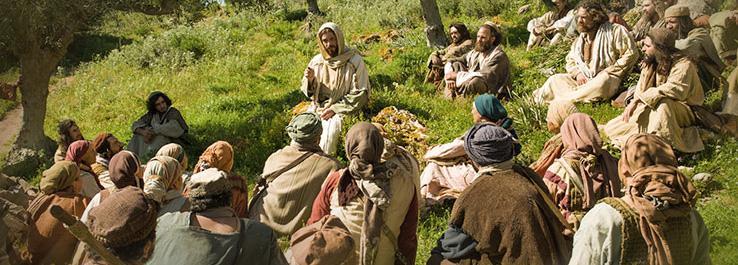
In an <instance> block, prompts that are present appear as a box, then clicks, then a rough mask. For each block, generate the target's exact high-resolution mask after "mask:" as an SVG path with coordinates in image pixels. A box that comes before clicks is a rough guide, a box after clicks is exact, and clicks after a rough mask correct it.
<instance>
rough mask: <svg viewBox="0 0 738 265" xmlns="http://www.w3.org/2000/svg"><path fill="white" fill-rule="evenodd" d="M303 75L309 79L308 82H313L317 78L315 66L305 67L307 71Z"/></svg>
mask: <svg viewBox="0 0 738 265" xmlns="http://www.w3.org/2000/svg"><path fill="white" fill-rule="evenodd" d="M303 75H304V76H305V78H306V79H307V80H308V82H313V80H315V71H313V68H310V67H308V68H305V73H304V74H303Z"/></svg>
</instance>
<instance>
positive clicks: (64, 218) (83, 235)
mask: <svg viewBox="0 0 738 265" xmlns="http://www.w3.org/2000/svg"><path fill="white" fill-rule="evenodd" d="M50 212H51V215H52V216H54V218H56V219H59V221H61V222H62V223H64V224H65V225H66V228H67V230H69V232H70V233H72V235H74V237H76V238H77V239H79V241H82V242H84V243H85V244H87V245H88V246H90V248H91V249H92V251H95V253H97V254H98V255H100V257H102V259H103V260H105V262H107V263H108V264H110V265H125V263H123V261H121V260H120V259H119V258H118V257H116V256H115V255H113V253H110V251H109V250H108V249H107V248H105V247H104V246H103V245H102V243H100V241H97V240H96V239H95V238H94V237H93V236H92V234H91V233H90V230H89V229H87V226H86V225H85V224H84V223H82V222H80V221H79V220H77V218H75V217H74V216H71V215H70V214H69V213H67V212H66V211H64V209H62V208H61V207H59V206H58V205H53V206H51V210H50Z"/></svg>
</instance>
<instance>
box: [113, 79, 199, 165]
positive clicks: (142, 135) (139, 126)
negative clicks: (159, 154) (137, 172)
mask: <svg viewBox="0 0 738 265" xmlns="http://www.w3.org/2000/svg"><path fill="white" fill-rule="evenodd" d="M146 109H147V112H146V114H144V115H143V116H141V118H139V119H138V120H137V121H135V122H133V125H131V131H133V137H132V138H131V141H130V142H129V143H128V147H127V148H126V149H128V150H131V151H132V152H134V153H136V154H137V155H138V156H139V157H142V158H148V157H151V155H153V154H154V153H155V152H156V151H157V150H159V148H161V147H162V146H164V145H165V144H168V143H171V142H177V141H184V140H183V138H184V137H185V135H186V134H187V131H188V130H189V126H187V122H185V120H184V117H182V113H180V112H179V110H178V109H177V108H175V107H172V100H171V99H169V96H167V94H164V93H163V92H161V91H154V92H152V93H151V94H149V97H148V99H147V100H146Z"/></svg>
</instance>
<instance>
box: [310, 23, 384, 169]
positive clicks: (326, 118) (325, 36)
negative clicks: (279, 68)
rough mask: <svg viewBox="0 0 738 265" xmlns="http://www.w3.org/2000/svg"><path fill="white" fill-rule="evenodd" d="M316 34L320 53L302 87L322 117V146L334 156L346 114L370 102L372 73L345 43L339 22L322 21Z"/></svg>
mask: <svg viewBox="0 0 738 265" xmlns="http://www.w3.org/2000/svg"><path fill="white" fill-rule="evenodd" d="M317 36H318V46H319V47H320V54H318V55H316V56H315V57H313V59H312V60H310V63H308V67H307V68H306V69H305V73H304V76H303V78H302V86H301V87H300V90H302V93H304V94H305V95H306V96H308V97H310V98H312V100H313V105H312V106H311V109H310V110H311V111H314V112H315V113H318V115H320V119H321V120H323V121H322V123H323V134H322V135H321V136H320V148H322V149H323V151H324V152H325V153H326V154H329V155H335V153H336V149H337V147H338V139H339V137H340V134H341V124H342V120H343V117H344V116H345V115H348V114H351V113H356V112H358V111H360V110H361V109H363V108H364V107H366V105H367V103H368V102H369V93H370V87H369V73H368V72H367V69H366V65H365V64H364V59H362V58H361V55H360V54H359V52H358V51H356V50H354V49H351V48H349V47H348V46H346V42H345V40H344V36H343V31H341V28H339V27H338V25H336V24H335V23H332V22H328V23H325V24H323V25H322V26H320V29H319V30H318V34H317Z"/></svg>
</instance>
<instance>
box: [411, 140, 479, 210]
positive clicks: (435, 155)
mask: <svg viewBox="0 0 738 265" xmlns="http://www.w3.org/2000/svg"><path fill="white" fill-rule="evenodd" d="M423 158H424V159H425V160H426V161H428V164H427V165H426V166H425V169H423V173H422V174H421V175H420V195H421V197H422V198H423V199H424V200H423V201H424V202H425V204H427V205H432V204H436V203H438V202H439V201H441V200H444V199H456V198H458V197H459V195H461V192H462V191H464V189H466V187H468V186H469V185H470V184H471V183H472V182H474V180H475V179H476V178H477V170H476V169H475V168H474V166H472V164H471V163H470V161H469V159H468V158H467V157H466V153H465V151H464V139H462V138H456V139H454V141H453V142H450V143H446V144H442V145H439V146H435V147H433V148H431V149H430V150H428V152H426V153H425V156H423Z"/></svg>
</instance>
